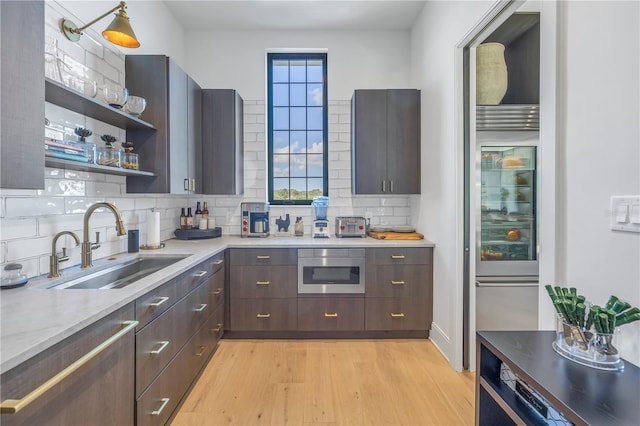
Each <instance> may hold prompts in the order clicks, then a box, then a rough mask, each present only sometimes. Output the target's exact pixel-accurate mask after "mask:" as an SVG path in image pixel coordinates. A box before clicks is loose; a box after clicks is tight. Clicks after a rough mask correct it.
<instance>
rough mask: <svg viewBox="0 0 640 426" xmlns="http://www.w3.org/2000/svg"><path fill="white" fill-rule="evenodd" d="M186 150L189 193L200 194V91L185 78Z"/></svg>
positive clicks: (190, 80)
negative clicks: (186, 104)
mask: <svg viewBox="0 0 640 426" xmlns="http://www.w3.org/2000/svg"><path fill="white" fill-rule="evenodd" d="M187 102H188V110H187V116H188V126H187V150H188V156H189V158H188V177H189V178H190V179H193V181H192V182H193V186H192V187H191V188H190V192H192V193H196V194H202V161H201V160H202V131H201V130H202V89H200V86H199V85H198V83H196V82H195V80H194V79H192V78H191V77H189V76H187Z"/></svg>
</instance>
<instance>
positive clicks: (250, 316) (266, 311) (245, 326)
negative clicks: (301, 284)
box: [231, 298, 297, 331]
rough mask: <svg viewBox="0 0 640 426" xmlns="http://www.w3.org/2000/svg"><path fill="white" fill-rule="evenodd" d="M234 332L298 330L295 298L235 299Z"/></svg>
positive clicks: (232, 302)
mask: <svg viewBox="0 0 640 426" xmlns="http://www.w3.org/2000/svg"><path fill="white" fill-rule="evenodd" d="M231 306H232V308H231V324H233V330H234V331H289V330H296V328H297V300H296V299H295V298H270V299H233V300H232V301H231Z"/></svg>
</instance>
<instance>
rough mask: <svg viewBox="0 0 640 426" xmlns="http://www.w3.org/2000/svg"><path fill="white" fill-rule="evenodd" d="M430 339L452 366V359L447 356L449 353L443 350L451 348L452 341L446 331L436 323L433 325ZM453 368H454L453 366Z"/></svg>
mask: <svg viewBox="0 0 640 426" xmlns="http://www.w3.org/2000/svg"><path fill="white" fill-rule="evenodd" d="M429 339H430V340H431V342H432V343H433V344H434V345H435V347H436V348H437V349H438V350H439V351H440V353H441V354H442V356H443V357H445V359H446V360H447V362H448V363H449V365H451V359H450V358H449V357H448V356H447V352H446V351H445V350H443V348H449V347H451V339H450V338H449V336H447V335H446V333H445V332H444V331H442V329H441V328H440V327H438V324H436V323H435V322H432V323H431V331H430V332H429ZM451 367H452V368H453V366H451Z"/></svg>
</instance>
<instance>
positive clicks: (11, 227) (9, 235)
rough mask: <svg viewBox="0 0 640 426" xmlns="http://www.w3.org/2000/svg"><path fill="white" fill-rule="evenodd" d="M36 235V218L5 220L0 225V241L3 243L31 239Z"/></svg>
mask: <svg viewBox="0 0 640 426" xmlns="http://www.w3.org/2000/svg"><path fill="white" fill-rule="evenodd" d="M37 235H38V224H37V219H36V218H33V217H32V218H27V219H6V220H3V221H2V223H0V239H1V240H3V241H7V240H14V239H24V238H33V237H36V236H37Z"/></svg>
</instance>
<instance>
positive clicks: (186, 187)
mask: <svg viewBox="0 0 640 426" xmlns="http://www.w3.org/2000/svg"><path fill="white" fill-rule="evenodd" d="M183 186H184V190H185V191H188V190H189V179H188V178H184V183H183Z"/></svg>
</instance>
